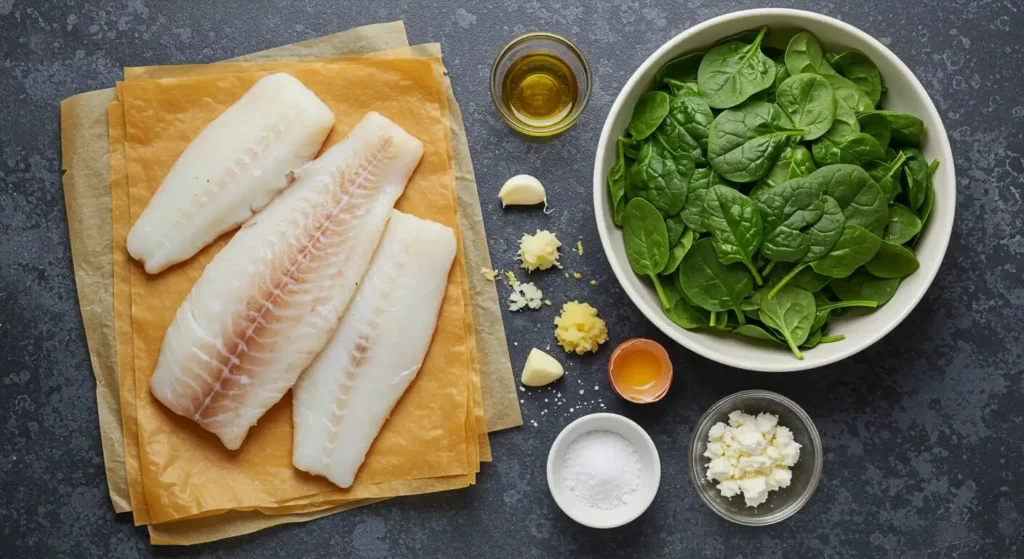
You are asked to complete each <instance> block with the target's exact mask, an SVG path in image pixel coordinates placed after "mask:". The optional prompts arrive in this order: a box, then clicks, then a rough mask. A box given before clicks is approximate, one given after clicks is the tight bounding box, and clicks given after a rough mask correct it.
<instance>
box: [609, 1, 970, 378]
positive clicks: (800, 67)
mask: <svg viewBox="0 0 1024 559" xmlns="http://www.w3.org/2000/svg"><path fill="white" fill-rule="evenodd" d="M955 185H956V178H955V174H954V169H953V158H952V153H951V150H950V146H949V140H948V138H947V137H946V132H945V129H944V127H943V125H942V121H941V119H940V117H939V115H938V112H937V111H936V109H935V106H934V104H933V103H932V101H931V99H930V98H929V97H928V94H927V92H926V91H925V90H924V88H923V87H922V85H921V83H920V82H919V81H918V80H917V78H916V77H915V76H914V74H913V73H912V72H911V71H910V70H909V69H908V68H907V67H906V65H904V64H903V63H902V62H901V61H900V60H899V58H897V57H896V55H894V54H893V53H892V52H890V51H889V50H888V49H887V48H886V47H884V46H883V45H882V44H881V43H879V42H878V41H877V40H875V39H873V38H871V37H870V36H869V35H867V34H866V33H864V32H862V31H860V30H859V29H856V28H855V27H852V26H850V25H849V24H846V23H843V22H840V21H838V20H835V19H832V18H829V17H826V16H823V15H820V14H815V13H810V12H804V11H798V10H785V9H759V10H748V11H743V12H736V13H732V14H728V15H725V16H721V17H718V18H715V19H712V20H710V21H707V22H705V23H702V24H700V25H697V26H695V27H693V28H691V29H689V30H687V31H685V32H683V33H682V34H680V35H678V36H677V37H675V38H674V39H672V40H671V41H669V42H668V43H666V44H665V45H664V46H662V47H661V48H660V49H658V50H657V51H656V52H655V53H654V54H652V55H651V56H650V57H649V58H648V59H647V60H646V61H645V62H644V63H643V65H641V66H640V68H639V69H638V70H637V71H636V72H635V73H634V74H633V76H632V77H631V78H630V80H629V82H628V83H627V84H626V86H625V88H624V89H623V90H622V92H621V93H620V94H619V96H618V98H617V99H616V101H615V103H614V105H613V106H612V109H611V112H610V113H609V115H608V119H607V121H606V122H605V125H604V128H603V130H602V134H601V139H600V142H599V145H598V151H597V158H596V162H595V167H594V205H595V213H596V216H597V224H598V231H599V233H600V235H601V241H602V244H603V246H604V250H605V253H606V254H607V256H608V259H609V261H610V263H611V265H612V269H613V271H614V272H615V275H616V277H617V279H618V280H619V282H620V283H621V284H622V285H623V287H624V289H625V291H626V293H627V294H628V296H629V297H630V299H632V300H633V302H634V303H635V304H636V305H637V306H638V307H639V308H640V310H641V311H642V312H643V313H644V314H645V315H646V316H647V318H648V319H650V320H651V321H652V322H653V323H654V324H655V325H656V326H658V327H659V328H660V329H661V330H662V331H663V332H665V333H666V334H667V335H668V336H670V337H672V338H673V339H674V340H676V341H677V342H679V343H680V344H682V345H683V346H685V347H687V348H689V349H691V350H693V351H695V352H697V353H699V354H701V355H703V356H705V357H708V358H710V359H713V360H715V361H718V362H721V363H724V364H726V365H731V366H735V367H740V368H744V369H750V370H758V371H769V372H774V371H795V370H803V369H810V368H814V367H819V366H822V365H826V364H829V363H834V362H836V361H839V360H841V359H843V358H846V357H849V356H850V355H853V354H855V353H857V352H858V351H860V350H862V349H864V348H866V347H868V346H869V345H871V344H873V343H875V342H876V341H878V340H880V339H881V338H882V337H884V336H885V335H886V334H887V333H888V332H889V331H891V330H892V329H893V328H895V327H896V325H897V324H899V323H900V322H901V321H902V320H903V319H904V318H905V317H906V316H907V315H908V314H909V313H910V312H911V311H912V310H913V308H914V307H915V306H916V305H917V303H918V302H919V301H920V300H921V298H922V297H923V295H924V293H925V291H926V290H927V289H928V287H929V285H930V284H931V282H932V280H933V279H934V278H935V275H936V273H937V272H938V269H939V266H940V264H941V262H942V258H943V256H944V254H945V251H946V247H947V245H948V243H949V238H950V234H951V231H952V224H953V214H954V206H955V194H956V193H955Z"/></svg>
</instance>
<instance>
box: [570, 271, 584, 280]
mask: <svg viewBox="0 0 1024 559" xmlns="http://www.w3.org/2000/svg"><path fill="white" fill-rule="evenodd" d="M572 277H574V278H576V279H580V278H582V277H583V274H581V273H579V272H573V273H572Z"/></svg>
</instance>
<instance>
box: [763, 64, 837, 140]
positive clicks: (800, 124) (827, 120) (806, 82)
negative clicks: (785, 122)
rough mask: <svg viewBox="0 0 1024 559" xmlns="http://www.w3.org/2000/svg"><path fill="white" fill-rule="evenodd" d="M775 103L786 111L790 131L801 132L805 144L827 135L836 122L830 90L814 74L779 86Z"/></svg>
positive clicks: (834, 101)
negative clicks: (798, 130)
mask: <svg viewBox="0 0 1024 559" xmlns="http://www.w3.org/2000/svg"><path fill="white" fill-rule="evenodd" d="M775 103H776V104H777V105H778V106H779V107H780V108H782V110H783V111H785V113H786V115H787V116H788V117H789V120H791V121H792V123H793V128H800V129H802V130H803V131H804V132H803V139H804V140H813V139H815V138H817V137H819V136H821V135H823V134H825V132H828V130H829V128H831V127H832V123H833V121H835V118H836V98H835V96H834V95H832V88H831V87H830V86H829V85H828V82H827V81H825V78H823V77H821V76H818V75H816V74H799V75H796V76H793V77H791V78H789V79H787V80H786V81H784V82H782V85H780V86H779V88H778V91H776V92H775Z"/></svg>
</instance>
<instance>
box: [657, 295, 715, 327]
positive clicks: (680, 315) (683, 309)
mask: <svg viewBox="0 0 1024 559" xmlns="http://www.w3.org/2000/svg"><path fill="white" fill-rule="evenodd" d="M665 316H667V317H668V319H669V320H671V321H672V322H674V323H675V324H677V325H679V326H680V327H682V328H686V329H687V330H693V329H695V328H706V327H707V326H708V322H709V321H710V315H709V314H708V313H707V311H705V310H704V309H700V308H697V307H695V306H693V305H691V304H690V303H687V302H686V301H685V300H684V299H683V298H680V299H679V300H678V301H676V302H675V303H673V304H672V306H671V307H669V308H667V309H665Z"/></svg>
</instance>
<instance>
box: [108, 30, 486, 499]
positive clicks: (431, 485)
mask: <svg viewBox="0 0 1024 559" xmlns="http://www.w3.org/2000/svg"><path fill="white" fill-rule="evenodd" d="M401 50H404V51H406V52H405V54H408V49H401ZM417 50H418V51H420V54H423V55H426V54H429V51H431V50H433V51H435V52H439V49H438V48H437V47H436V45H435V46H434V47H433V49H417ZM402 54H403V53H402V52H400V51H392V55H393V56H400V55H402ZM218 66H221V67H223V69H230V70H251V69H253V66H251V65H232V64H223V65H218ZM236 66H237V67H236ZM272 66H273V65H271V67H272ZM261 67H262V65H261ZM210 68H211V67H209V66H199V67H197V70H198V71H197V73H199V74H210V73H211V72H210ZM434 68H435V80H436V82H437V84H439V87H438V95H439V96H445V91H444V90H445V87H441V86H440V84H446V81H444V80H443V78H444V76H443V73H442V72H441V71H440V67H439V65H437V64H435V65H434ZM147 70H148V69H147ZM155 70H157V71H162V70H166V72H159V73H160V74H162V73H167V74H171V75H181V74H182V72H181V70H182V68H181V67H159V68H156V69H155ZM128 74H129V75H138V74H136V73H134V72H132V71H131V70H130V71H129V72H128ZM118 85H119V87H118V89H119V90H121V89H123V87H122V84H118ZM111 124H112V125H114V124H115V122H114V121H111ZM118 135H123V131H121V132H120V133H119V132H118V131H116V130H111V136H112V137H116V136H118ZM445 145H446V146H449V147H450V146H451V142H450V138H449V139H448V141H446V142H445ZM447 151H448V152H449V157H450V155H451V151H452V150H451V149H448V150H447ZM112 161H113V159H112ZM116 174H117V171H116V170H115V171H114V173H113V175H116ZM453 195H454V192H453ZM453 197H454V196H453ZM453 203H454V200H453ZM115 209H116V208H115ZM115 222H118V220H117V219H116V216H115ZM127 223H128V218H127V217H124V226H125V227H127ZM116 262H122V260H120V259H117V260H116ZM460 264H462V265H463V267H464V261H463V260H460ZM117 268H118V266H117V265H115V276H118V275H119V274H118V273H117ZM467 288H468V286H467V285H466V282H465V277H463V291H464V293H465V294H466V295H467V297H466V301H467V305H466V306H467V309H468V308H469V306H468V292H467V291H466V290H467ZM121 322H129V321H120V320H119V321H118V323H119V324H120V323H121ZM467 329H468V330H469V332H472V320H471V317H470V315H469V314H468V310H467ZM470 347H471V348H472V347H473V346H472V344H471V345H470ZM473 357H474V359H473V361H474V363H475V362H476V360H475V353H474V354H473ZM473 370H474V371H475V367H474V369H473ZM473 381H474V382H473V386H474V388H475V398H474V400H475V404H476V407H477V409H475V410H474V411H475V414H476V415H477V416H478V417H477V422H476V423H477V429H478V432H481V433H482V432H483V431H484V428H485V424H484V423H483V420H482V417H483V414H482V411H481V410H480V409H479V405H480V404H479V400H480V396H479V394H480V388H479V378H478V376H476V375H474V376H473ZM122 405H123V407H124V408H126V409H129V408H132V407H133V406H134V401H133V400H132V399H131V398H129V399H127V400H123V401H122ZM473 433H474V432H473V430H472V425H470V427H469V428H468V429H467V436H469V437H471V436H473ZM126 440H127V441H128V443H129V444H128V447H129V449H130V448H131V446H132V445H131V442H132V440H133V439H132V438H131V437H128V438H127V439H126ZM480 441H481V444H482V445H483V448H481V449H479V455H478V454H477V451H478V449H477V448H475V447H474V446H467V448H468V449H469V451H470V454H469V456H468V459H469V461H470V464H471V465H472V466H474V470H475V471H479V462H478V460H479V459H480V458H483V459H489V458H490V452H489V446H488V442H487V438H486V435H481V436H480ZM128 454H129V456H130V455H131V452H129V453H128ZM131 470H132V468H129V471H131ZM136 479H137V478H136ZM132 481H133V480H132V477H131V476H129V482H130V483H131V482H132ZM471 481H472V477H468V478H467V477H460V476H451V477H447V478H440V479H436V480H429V481H426V480H415V481H412V482H409V483H405V484H402V485H401V486H397V485H396V484H392V485H393V486H394V487H393V492H395V491H400V492H401V493H402V494H408V493H415V492H426V491H439V490H445V489H452V488H458V487H463V486H465V485H467V484H468V483H469V482H471ZM395 488H397V489H395ZM338 496H339V495H337V494H336V495H329V494H321V495H313V496H309V497H306V498H303V499H299V500H297V501H289V503H292V502H305V503H315V502H324V501H323V500H324V499H325V498H328V497H329V498H330V501H331V502H333V501H335V500H336V498H337V497H338ZM341 496H344V493H341ZM143 504H144V503H143ZM141 508H144V507H140V509H139V510H141ZM288 508H293V507H278V508H263V509H261V510H263V511H265V512H267V513H268V514H283V513H286V512H289V511H288V510H286V509H288ZM278 511H280V512H278ZM204 514H205V513H204Z"/></svg>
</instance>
